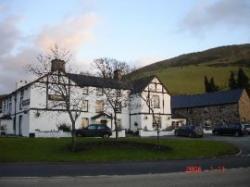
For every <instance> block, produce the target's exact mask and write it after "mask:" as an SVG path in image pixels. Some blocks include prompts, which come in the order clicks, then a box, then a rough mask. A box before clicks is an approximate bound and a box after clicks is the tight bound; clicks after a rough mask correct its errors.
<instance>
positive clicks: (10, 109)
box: [9, 99, 12, 113]
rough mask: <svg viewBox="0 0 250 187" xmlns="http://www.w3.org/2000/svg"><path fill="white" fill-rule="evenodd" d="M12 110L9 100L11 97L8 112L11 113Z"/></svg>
mask: <svg viewBox="0 0 250 187" xmlns="http://www.w3.org/2000/svg"><path fill="white" fill-rule="evenodd" d="M11 111H12V102H11V99H10V100H9V113H11Z"/></svg>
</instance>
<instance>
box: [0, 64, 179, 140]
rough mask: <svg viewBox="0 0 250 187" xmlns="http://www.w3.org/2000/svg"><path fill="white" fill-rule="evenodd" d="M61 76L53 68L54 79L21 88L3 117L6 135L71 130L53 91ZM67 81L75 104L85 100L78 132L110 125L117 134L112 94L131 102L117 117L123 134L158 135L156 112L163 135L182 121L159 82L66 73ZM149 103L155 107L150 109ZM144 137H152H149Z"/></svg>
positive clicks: (153, 78)
mask: <svg viewBox="0 0 250 187" xmlns="http://www.w3.org/2000/svg"><path fill="white" fill-rule="evenodd" d="M56 63H58V62H56ZM58 70H60V68H59V69H56V68H55V67H53V64H52V73H49V74H46V75H45V76H43V77H40V78H38V79H37V80H35V81H33V82H30V83H27V82H19V84H17V89H16V90H15V91H13V92H12V93H10V94H8V95H7V96H5V97H4V98H3V100H2V113H1V117H0V129H1V133H2V134H3V133H4V134H9V135H20V136H26V137H29V136H34V135H35V136H36V135H37V134H38V133H39V132H57V131H58V126H60V125H62V124H66V125H68V126H70V125H71V121H70V118H69V115H68V113H67V111H66V110H65V108H64V106H63V105H60V102H61V98H60V96H59V95H57V94H56V93H55V92H53V90H51V88H52V85H53V84H57V82H56V81H55V80H56V77H57V72H58ZM118 73H119V72H118ZM117 77H119V75H118V76H117ZM58 79H59V78H58ZM63 81H64V82H65V83H67V85H68V88H69V91H70V101H73V100H74V97H75V96H76V95H77V96H79V95H80V96H81V107H80V109H79V110H80V116H79V117H78V118H77V121H76V128H77V129H78V128H82V127H86V126H88V125H89V124H93V123H103V124H107V125H108V126H109V127H110V128H111V129H113V130H114V129H115V127H114V112H113V110H112V108H111V107H110V104H109V103H108V102H107V98H106V95H105V94H104V93H103V90H104V89H106V88H109V89H112V90H120V91H121V93H122V94H123V93H125V94H124V95H125V97H127V102H128V104H127V105H124V106H123V107H121V110H120V111H119V112H118V114H117V124H118V126H119V127H120V129H126V130H132V131H138V130H139V131H146V132H153V131H155V127H154V124H153V117H152V112H153V113H154V115H155V118H156V120H157V121H158V122H159V124H160V129H161V130H165V129H166V128H168V127H170V126H171V125H172V122H173V121H176V120H175V119H172V118H171V106H170V99H171V97H170V94H169V92H168V90H167V89H166V87H164V85H163V84H162V83H161V82H160V80H159V79H158V78H157V77H156V76H151V77H147V78H143V79H139V80H136V81H132V82H125V81H122V80H119V79H102V78H99V77H94V76H87V75H81V74H70V73H64V76H63ZM145 98H147V99H149V100H150V101H149V102H148V103H147V102H146V101H145ZM55 103H58V105H55ZM72 110H74V109H73V108H72ZM163 134H164V133H163ZM140 135H141V136H144V135H145V136H147V135H146V134H145V133H144V134H143V133H140ZM149 135H154V134H152V133H149Z"/></svg>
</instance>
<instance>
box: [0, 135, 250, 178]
mask: <svg viewBox="0 0 250 187" xmlns="http://www.w3.org/2000/svg"><path fill="white" fill-rule="evenodd" d="M167 138H169V139H172V138H176V137H167ZM177 138H179V137H177ZM180 138H181V137H180ZM204 139H209V140H219V141H225V142H230V143H233V144H235V145H237V146H238V147H239V148H240V149H241V150H242V152H241V154H240V155H237V156H228V157H223V158H212V159H195V160H166V161H151V162H113V163H88V164H86V163H5V164H4V163H1V164H0V176H2V177H7V176H10V177H11V176H12V177H18V176H19V177H26V176H33V177H35V176H38V177H43V176H44V177H46V176H50V177H51V176H98V175H138V174H156V173H172V172H184V171H186V169H187V168H188V167H193V166H197V167H200V168H201V169H202V170H211V169H213V168H218V167H224V168H225V169H230V168H240V167H250V146H249V145H250V136H246V137H214V136H205V137H204Z"/></svg>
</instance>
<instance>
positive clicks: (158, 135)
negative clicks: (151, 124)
mask: <svg viewBox="0 0 250 187" xmlns="http://www.w3.org/2000/svg"><path fill="white" fill-rule="evenodd" d="M157 146H158V149H160V129H159V124H157Z"/></svg>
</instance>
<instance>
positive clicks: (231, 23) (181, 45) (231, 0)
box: [0, 0, 250, 94]
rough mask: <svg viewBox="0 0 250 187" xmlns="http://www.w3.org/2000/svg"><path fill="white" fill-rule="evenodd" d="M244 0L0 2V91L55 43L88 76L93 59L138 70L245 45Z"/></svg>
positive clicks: (248, 19) (248, 12) (248, 29)
mask: <svg viewBox="0 0 250 187" xmlns="http://www.w3.org/2000/svg"><path fill="white" fill-rule="evenodd" d="M249 33H250V1H249V0H175V1H172V0H70V1H69V0H0V41H1V44H0V94H2V93H6V92H9V91H11V90H13V89H14V87H15V82H16V81H17V80H20V79H29V76H28V74H27V72H25V68H24V66H25V65H26V64H28V63H36V56H37V55H38V54H39V53H41V52H45V51H46V50H47V49H48V48H50V47H52V46H53V45H54V44H55V43H57V44H58V45H59V46H61V47H65V48H67V49H70V50H71V51H72V53H73V55H74V58H73V61H72V62H71V63H72V64H71V65H75V66H77V67H78V70H79V71H89V70H90V69H89V68H90V63H91V62H92V61H93V59H96V58H98V57H112V58H116V59H118V60H122V61H127V62H128V63H129V64H131V65H136V66H137V67H138V66H144V65H147V64H149V63H153V62H156V61H159V60H163V59H166V58H170V57H174V56H177V55H180V54H183V53H188V52H194V51H200V50H204V49H208V48H211V47H216V46H221V45H229V44H241V43H249V42H250V34H249Z"/></svg>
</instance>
